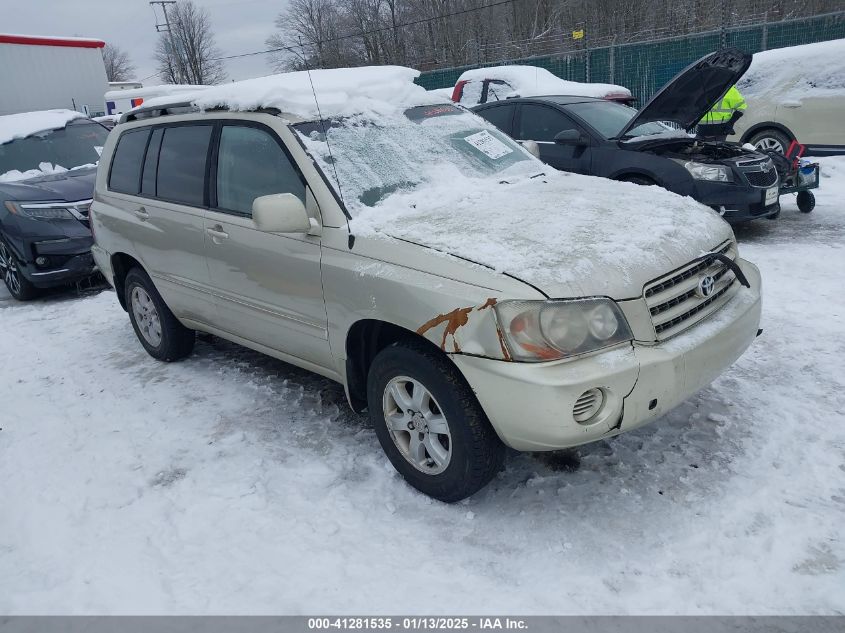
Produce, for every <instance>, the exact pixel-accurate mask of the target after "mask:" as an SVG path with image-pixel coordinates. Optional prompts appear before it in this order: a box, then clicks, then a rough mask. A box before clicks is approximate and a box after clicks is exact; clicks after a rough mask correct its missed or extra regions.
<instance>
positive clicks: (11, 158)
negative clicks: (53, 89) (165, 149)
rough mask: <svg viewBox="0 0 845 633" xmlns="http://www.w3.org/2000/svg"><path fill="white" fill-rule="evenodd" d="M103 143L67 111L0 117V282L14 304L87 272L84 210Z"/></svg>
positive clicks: (96, 131)
mask: <svg viewBox="0 0 845 633" xmlns="http://www.w3.org/2000/svg"><path fill="white" fill-rule="evenodd" d="M107 136H108V131H107V130H106V129H105V128H104V127H103V126H101V125H99V124H98V123H95V122H93V121H91V120H90V119H87V118H85V117H84V116H83V115H81V114H79V113H78V112H73V111H71V110H48V111H43V112H27V113H23V114H12V115H7V116H2V117H0V276H2V277H3V281H4V282H5V284H6V287H7V288H8V289H9V292H10V293H11V295H12V296H13V297H14V298H16V299H18V300H20V301H25V300H27V299H32V298H33V297H35V296H36V295H37V294H38V291H39V290H40V289H43V288H51V287H54V286H62V285H67V284H71V283H74V282H77V281H80V280H83V279H85V278H86V277H89V276H90V275H91V274H92V273H93V272H94V270H95V269H94V261H93V259H92V258H91V244H92V242H93V238H92V236H91V229H90V228H89V225H88V207H89V206H90V204H91V196H92V194H93V192H94V179H95V176H96V169H97V166H96V163H97V161H98V160H99V159H100V152H101V151H102V149H103V145H104V144H105V142H106V137H107ZM71 168H72V169H71Z"/></svg>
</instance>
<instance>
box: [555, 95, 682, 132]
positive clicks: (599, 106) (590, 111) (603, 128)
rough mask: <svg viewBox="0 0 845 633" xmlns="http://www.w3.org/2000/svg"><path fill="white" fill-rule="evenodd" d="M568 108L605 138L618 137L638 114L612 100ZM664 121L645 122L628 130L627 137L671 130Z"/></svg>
mask: <svg viewBox="0 0 845 633" xmlns="http://www.w3.org/2000/svg"><path fill="white" fill-rule="evenodd" d="M566 108H567V110H570V111H572V113H573V114H575V115H577V116H579V117H581V118H582V119H584V121H586V122H587V123H589V124H590V125H591V126H592V127H594V128H595V129H596V131H598V133H599V134H601V135H602V136H604V137H605V138H617V137H618V136H619V133H620V132H621V131H622V129H623V128H624V127H625V126H626V125H628V122H629V121H630V120H631V119H633V118H634V116H636V114H637V111H636V110H635V109H634V108H629V107H628V106H625V105H622V104H621V103H613V102H612V101H590V102H586V103H572V104H569V105H568V106H566ZM671 129H672V128H670V127H669V126H668V125H664V124H663V123H657V122H650V123H643V124H642V125H638V126H637V127H635V128H633V129H631V130H628V132H627V133H626V134H625V138H630V137H633V136H650V135H652V134H663V133H665V132H667V131H669V130H671Z"/></svg>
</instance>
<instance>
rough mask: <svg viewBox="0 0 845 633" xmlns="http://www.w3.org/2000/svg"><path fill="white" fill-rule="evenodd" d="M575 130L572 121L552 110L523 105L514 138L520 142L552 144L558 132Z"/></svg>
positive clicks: (546, 107) (575, 127)
mask: <svg viewBox="0 0 845 633" xmlns="http://www.w3.org/2000/svg"><path fill="white" fill-rule="evenodd" d="M577 129H578V127H577V126H576V125H575V123H573V122H572V119H570V118H569V117H567V116H566V115H565V114H563V113H561V112H559V111H558V110H555V109H554V108H551V107H548V106H541V105H534V104H525V105H523V106H521V108H520V113H519V130H517V134H516V138H518V139H519V140H521V141H538V142H547V143H552V142H554V140H555V136H557V134H558V133H559V132H562V131H564V130H577Z"/></svg>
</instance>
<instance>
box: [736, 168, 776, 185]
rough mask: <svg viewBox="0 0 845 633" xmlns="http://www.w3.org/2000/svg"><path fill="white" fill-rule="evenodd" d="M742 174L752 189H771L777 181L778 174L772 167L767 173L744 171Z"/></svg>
mask: <svg viewBox="0 0 845 633" xmlns="http://www.w3.org/2000/svg"><path fill="white" fill-rule="evenodd" d="M743 174H744V175H745V178H746V179H747V180H748V183H749V184H750V185H751V186H752V187H771V186H772V185H773V184H775V183H776V182H777V181H778V172H777V169H775V168H774V167H771V168H770V169H769V170H768V171H744V172H743Z"/></svg>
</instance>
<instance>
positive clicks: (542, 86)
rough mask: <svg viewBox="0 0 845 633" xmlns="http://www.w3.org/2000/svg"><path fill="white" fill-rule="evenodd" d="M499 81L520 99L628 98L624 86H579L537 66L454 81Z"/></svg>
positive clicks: (496, 69) (475, 73) (472, 73)
mask: <svg viewBox="0 0 845 633" xmlns="http://www.w3.org/2000/svg"><path fill="white" fill-rule="evenodd" d="M483 79H500V80H501V81H505V82H507V83H509V84H510V85H511V87H512V88H513V89H514V92H515V94H518V95H519V96H520V97H538V96H541V95H572V96H576V97H598V98H604V97H607V96H609V95H616V96H618V95H625V96H631V91H630V90H628V89H627V88H625V87H624V86H617V85H614V84H593V83H589V84H588V83H580V82H578V81H567V80H565V79H561V78H560V77H557V76H555V75H553V74H552V73H550V72H549V71H548V70H546V69H545V68H539V67H537V66H492V67H489V68H475V69H473V70H467V71H466V72H464V73H463V74H462V75H461V76H460V77H459V78H458V81H473V80H475V81H480V80H483Z"/></svg>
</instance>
